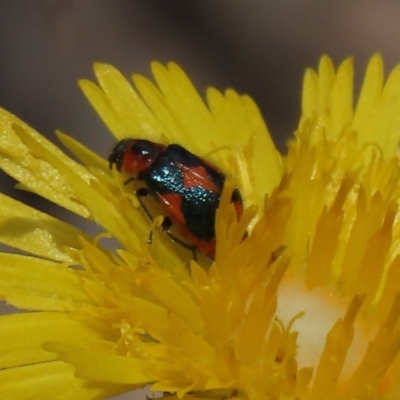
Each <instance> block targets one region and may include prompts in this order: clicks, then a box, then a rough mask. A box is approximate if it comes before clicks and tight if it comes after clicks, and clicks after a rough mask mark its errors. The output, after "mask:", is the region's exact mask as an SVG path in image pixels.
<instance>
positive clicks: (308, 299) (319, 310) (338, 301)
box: [277, 278, 376, 380]
mask: <svg viewBox="0 0 400 400" xmlns="http://www.w3.org/2000/svg"><path fill="white" fill-rule="evenodd" d="M349 304H350V303H349V300H348V299H345V298H343V297H341V296H340V294H339V293H337V292H335V291H334V290H331V289H330V288H314V289H311V290H309V289H308V288H307V286H306V284H305V282H304V281H303V280H300V279H299V278H287V279H285V280H284V281H283V282H282V284H281V285H280V287H279V289H278V307H277V316H278V317H279V318H280V319H281V321H282V322H283V323H284V325H285V326H287V324H289V322H290V321H291V320H292V318H293V317H294V316H295V315H296V314H298V313H299V312H301V311H303V312H304V313H305V315H303V316H302V317H300V318H298V319H297V320H296V321H295V322H294V324H293V330H295V331H298V339H297V346H298V347H297V361H298V366H299V368H303V367H309V366H312V367H314V372H315V368H316V367H317V366H318V364H319V360H320V358H321V355H322V352H323V350H324V348H325V345H326V338H327V335H328V333H329V331H330V330H331V329H332V327H333V326H334V324H335V323H336V322H337V320H338V319H343V318H344V317H345V315H346V312H347V309H348V307H349ZM375 333H376V327H375V326H371V324H369V325H367V323H366V321H364V320H362V319H361V318H360V316H358V317H357V318H356V320H355V322H354V337H353V341H352V343H351V345H350V347H349V349H348V352H347V355H346V359H345V363H344V365H343V368H342V372H341V375H340V378H341V380H342V379H343V380H347V378H348V377H350V376H351V374H352V373H353V372H354V370H355V369H356V368H357V366H358V365H359V364H360V362H361V360H362V358H363V357H364V354H365V352H366V350H367V346H368V343H369V341H370V340H372V338H373V337H374V335H375Z"/></svg>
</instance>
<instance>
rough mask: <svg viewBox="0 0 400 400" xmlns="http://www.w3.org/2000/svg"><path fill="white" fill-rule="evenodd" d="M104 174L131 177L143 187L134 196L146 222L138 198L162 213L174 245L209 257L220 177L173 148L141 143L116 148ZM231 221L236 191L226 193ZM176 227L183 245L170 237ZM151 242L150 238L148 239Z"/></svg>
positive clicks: (131, 140)
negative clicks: (151, 202)
mask: <svg viewBox="0 0 400 400" xmlns="http://www.w3.org/2000/svg"><path fill="white" fill-rule="evenodd" d="M108 161H109V166H110V169H111V168H112V167H113V165H115V166H116V168H117V170H118V171H119V172H121V171H123V172H125V173H127V174H131V175H132V178H130V179H128V180H127V181H126V182H125V183H128V182H130V181H132V180H138V181H141V182H143V184H144V186H143V187H141V188H139V189H138V190H137V191H136V195H137V198H138V200H139V203H140V204H141V206H142V208H143V210H144V211H145V213H146V214H147V216H148V217H149V219H150V220H151V221H152V220H153V216H152V215H151V213H150V211H149V209H148V207H147V206H146V204H145V202H144V201H143V198H144V197H147V196H153V197H154V198H155V199H156V201H157V202H158V203H159V204H160V205H161V207H162V209H163V210H164V212H165V214H166V215H165V217H164V220H163V223H162V228H163V230H164V231H165V232H166V233H167V234H168V235H169V236H170V237H171V238H172V239H173V240H174V241H176V242H177V243H179V244H180V245H182V246H183V247H185V248H187V249H189V250H191V251H193V254H194V258H196V253H195V251H196V250H199V251H201V252H202V253H204V254H205V255H207V256H209V257H210V258H214V256H215V215H216V211H217V208H218V206H219V202H220V198H221V193H222V190H223V187H224V182H225V178H226V177H225V175H224V174H223V173H222V172H221V171H220V170H219V169H218V168H217V167H215V166H214V165H212V164H211V163H209V162H208V161H206V160H204V159H202V158H200V157H198V156H196V155H194V154H192V153H191V152H190V151H188V150H187V149H185V148H184V147H182V146H180V145H178V144H170V145H167V146H165V145H162V144H159V143H154V142H151V141H149V140H144V139H134V138H126V139H123V140H121V141H120V142H118V143H117V144H116V146H115V147H114V149H113V150H112V152H111V154H110V155H109V157H108ZM231 202H232V203H233V205H234V207H235V211H236V215H237V217H238V218H239V217H240V216H241V215H242V213H243V202H242V198H241V194H240V191H239V190H238V189H237V188H236V189H234V190H233V192H232V196H231ZM172 224H174V225H176V226H177V227H178V229H179V231H180V232H181V234H182V236H183V237H184V238H185V240H186V241H187V242H186V241H185V240H182V239H180V238H179V237H177V236H176V235H174V234H173V233H172V232H171V231H170V228H171V226H172ZM149 242H151V233H150V237H149Z"/></svg>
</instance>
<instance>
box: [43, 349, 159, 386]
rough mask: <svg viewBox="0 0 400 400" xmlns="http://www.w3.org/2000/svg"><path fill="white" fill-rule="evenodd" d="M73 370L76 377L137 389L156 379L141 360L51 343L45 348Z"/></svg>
mask: <svg viewBox="0 0 400 400" xmlns="http://www.w3.org/2000/svg"><path fill="white" fill-rule="evenodd" d="M45 347H46V348H47V349H48V350H50V351H53V352H56V353H57V354H58V357H59V358H60V359H62V360H64V361H66V362H68V363H70V364H72V365H73V366H74V368H75V371H76V375H77V377H80V378H83V379H88V380H91V381H100V382H111V383H118V384H124V385H137V386H138V387H140V386H143V385H146V384H147V383H149V382H151V381H153V380H155V379H156V376H155V375H154V374H152V373H151V371H148V372H146V369H145V364H144V363H143V361H141V360H137V359H135V358H131V357H125V356H119V355H114V354H109V353H105V352H101V351H93V350H88V349H85V348H81V347H76V346H71V345H67V344H61V343H55V342H51V343H48V344H47V345H46V346H45Z"/></svg>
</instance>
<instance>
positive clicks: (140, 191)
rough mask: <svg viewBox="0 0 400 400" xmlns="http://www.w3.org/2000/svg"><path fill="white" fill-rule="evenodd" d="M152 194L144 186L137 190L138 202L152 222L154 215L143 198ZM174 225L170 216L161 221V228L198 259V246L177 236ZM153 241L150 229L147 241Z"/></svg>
mask: <svg viewBox="0 0 400 400" xmlns="http://www.w3.org/2000/svg"><path fill="white" fill-rule="evenodd" d="M149 196H151V193H150V191H149V189H147V188H145V187H142V188H139V189H138V190H137V191H136V197H137V199H138V202H139V204H140V206H141V207H142V208H143V211H144V212H145V214H146V215H147V217H148V218H149V220H150V221H151V222H153V221H154V217H153V215H152V214H151V212H150V211H149V209H148V208H147V206H146V203H145V202H144V200H143V197H149ZM171 226H172V221H171V219H170V218H168V217H164V219H163V222H162V223H161V228H162V230H163V231H164V232H165V233H166V234H167V235H168V236H169V237H170V238H171V239H172V240H173V241H174V242H176V243H178V244H180V245H181V246H182V247H184V248H185V249H188V250H190V251H191V252H192V253H193V259H194V260H195V261H196V260H197V256H196V247H194V246H191V245H190V244H188V243H186V242H185V241H183V240H182V239H180V238H178V237H177V236H175V235H174V234H173V233H172V232H171V231H170V228H171ZM152 242H153V230H151V231H150V234H149V237H148V239H147V243H152Z"/></svg>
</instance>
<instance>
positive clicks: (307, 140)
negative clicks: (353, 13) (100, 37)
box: [0, 55, 400, 400]
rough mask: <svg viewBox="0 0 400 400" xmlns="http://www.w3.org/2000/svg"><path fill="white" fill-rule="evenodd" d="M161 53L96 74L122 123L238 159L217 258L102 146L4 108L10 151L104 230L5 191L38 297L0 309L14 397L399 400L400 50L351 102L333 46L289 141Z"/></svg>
mask: <svg viewBox="0 0 400 400" xmlns="http://www.w3.org/2000/svg"><path fill="white" fill-rule="evenodd" d="M152 71H153V75H154V78H155V84H154V83H152V82H151V81H149V80H147V79H146V78H144V77H142V76H137V75H134V76H133V81H134V86H133V85H131V84H130V83H129V82H128V81H127V80H126V79H125V78H123V77H122V76H121V74H120V73H119V72H118V71H116V70H115V69H114V68H113V67H111V66H109V65H102V64H96V65H95V73H96V76H97V79H98V82H99V83H98V85H96V84H94V83H92V82H89V81H82V82H81V83H80V85H81V88H82V89H83V91H84V93H85V95H86V96H87V97H88V99H89V101H90V102H91V104H92V105H93V107H94V108H95V110H96V111H97V113H98V114H99V115H100V117H101V118H102V120H103V121H104V122H105V124H106V125H107V127H108V128H109V130H110V131H111V132H112V134H113V135H114V136H115V139H116V140H121V139H123V138H125V137H134V138H145V139H148V140H151V141H153V142H156V143H163V144H167V143H178V144H180V145H181V146H183V147H185V148H187V149H189V150H190V151H191V152H193V153H194V154H196V155H198V156H200V157H202V158H204V159H207V160H209V161H210V162H211V163H212V164H214V165H216V166H217V167H218V168H220V169H221V170H222V171H223V172H224V173H225V174H226V176H227V181H226V185H225V186H226V187H225V189H224V191H223V193H222V196H221V201H220V207H219V209H218V211H217V217H216V237H217V248H216V254H215V259H214V260H212V261H210V260H208V259H207V258H206V257H201V256H200V257H198V259H197V260H193V259H191V258H192V255H191V253H190V252H188V251H187V249H184V248H182V247H181V246H179V244H177V243H174V242H172V241H171V239H170V238H169V237H168V236H166V235H164V234H163V233H162V232H161V230H160V229H159V228H158V227H157V221H158V219H157V218H156V219H155V221H154V223H149V221H148V219H147V218H146V215H145V214H144V212H143V210H142V209H141V208H140V206H139V204H138V201H137V198H136V197H135V195H134V191H133V189H132V187H131V186H129V185H124V180H125V179H126V177H124V176H123V174H120V173H118V172H117V171H115V170H110V169H109V167H108V163H107V161H106V160H105V159H104V158H102V157H100V156H98V155H96V154H94V153H93V152H91V151H90V150H89V149H87V148H85V147H84V146H83V145H82V144H80V143H78V142H76V141H75V140H73V139H72V138H71V137H69V136H67V135H65V134H63V133H61V132H58V137H59V139H60V140H61V142H62V144H63V145H64V146H65V147H66V148H67V149H68V150H69V151H70V152H72V153H73V154H74V155H75V158H74V159H72V158H70V157H68V156H67V155H66V154H65V153H63V152H62V151H61V150H60V149H59V148H57V147H56V146H54V145H53V144H51V143H50V142H49V141H47V140H46V139H45V138H43V137H42V136H41V135H40V134H38V133H37V132H36V131H35V130H34V129H32V128H31V127H29V126H28V125H26V124H25V123H24V122H22V121H21V120H19V119H18V118H17V117H15V116H14V115H12V114H10V113H8V112H7V111H4V110H2V111H0V126H1V129H0V135H1V136H0V167H1V168H2V169H3V170H4V171H5V172H6V173H8V174H9V175H11V176H12V177H14V178H15V179H16V180H17V181H18V182H19V184H18V186H19V187H20V188H21V189H24V190H29V191H32V192H35V193H37V194H39V195H41V196H43V197H44V198H46V199H48V200H50V201H52V202H54V203H55V204H58V205H59V206H61V207H63V208H65V209H67V210H69V211H71V212H73V213H75V214H77V215H78V216H80V217H82V218H84V219H87V220H91V221H94V222H95V223H97V224H98V225H99V226H101V227H102V228H103V231H104V232H103V233H102V234H100V235H99V236H97V237H90V236H88V235H87V234H85V233H83V232H82V231H80V230H79V229H77V228H75V227H73V226H71V225H69V224H68V223H65V222H63V221H60V220H58V219H56V218H53V217H51V216H50V215H47V214H45V213H43V212H39V211H37V210H35V209H33V208H31V207H29V206H27V205H24V204H22V203H20V202H17V201H15V200H13V199H12V198H10V197H7V196H5V195H1V199H0V224H1V229H0V242H1V243H3V244H5V245H7V246H9V247H11V248H15V249H18V250H19V251H20V253H19V254H17V253H6V252H3V253H0V276H1V279H0V296H1V298H3V299H5V300H6V301H7V302H8V303H10V304H12V305H14V306H15V307H18V308H20V309H22V310H24V311H25V312H20V313H17V314H10V315H4V316H2V317H0V318H1V323H0V339H1V340H0V346H1V352H0V354H1V355H2V356H1V357H0V394H1V395H2V397H4V398H7V399H11V400H12V399H18V400H21V399H43V398H51V399H78V400H79V399H95V398H96V399H101V398H107V397H110V396H113V395H115V394H118V393H123V392H128V391H131V390H134V389H136V388H140V387H144V386H146V385H150V390H152V391H157V392H164V393H165V396H168V398H170V399H178V398H183V399H187V400H194V399H203V398H207V399H230V398H232V399H249V400H253V399H254V400H255V399H257V400H259V399H285V400H289V399H292V400H295V399H296V400H300V399H304V400H312V399H315V400H317V399H321V398H323V399H328V400H331V399H332V400H336V399H338V400H339V399H343V400H345V399H360V400H361V399H362V400H364V399H395V398H399V397H400V389H399V384H400V378H399V376H400V363H399V352H400V322H399V317H400V295H399V289H400V257H399V250H398V249H399V241H400V224H399V221H400V219H399V212H398V198H399V194H400V193H399V192H400V169H399V159H398V156H397V148H398V142H399V132H400V67H398V68H396V69H395V70H394V71H393V72H392V73H391V74H390V76H389V78H388V79H387V81H386V83H384V72H383V63H382V60H381V58H380V57H379V56H378V55H376V56H374V57H372V59H371V61H370V63H369V65H368V68H367V72H366V76H365V80H364V84H363V86H362V89H361V93H360V96H359V98H358V100H357V101H355V102H354V101H353V86H352V85H353V64H352V61H351V60H346V61H344V62H343V63H342V64H341V65H340V66H339V68H338V69H337V71H336V70H335V69H334V67H333V65H332V62H331V61H330V59H329V58H328V57H323V58H322V59H321V62H320V65H319V69H318V71H317V72H316V71H313V70H308V71H307V72H306V74H305V78H304V86H303V99H302V117H301V120H300V123H299V127H298V130H297V131H296V132H295V135H294V137H293V139H292V140H291V141H290V143H289V151H288V154H287V155H286V156H282V155H280V154H279V153H278V151H277V150H276V149H275V147H274V144H273V142H272V140H271V138H270V135H269V132H268V129H267V127H266V125H265V123H264V122H263V119H262V117H261V116H260V113H259V111H258V109H257V107H256V105H255V104H254V102H253V101H252V100H251V99H250V98H249V97H248V96H241V95H238V94H237V93H236V92H235V91H233V90H227V91H226V92H225V93H220V92H219V91H217V90H216V89H209V90H208V91H207V99H206V100H207V101H206V102H204V101H203V100H202V99H201V97H200V96H199V95H198V93H197V91H196V90H195V88H194V87H193V85H192V83H191V82H190V80H189V79H188V77H187V76H186V75H185V73H184V72H183V71H182V70H181V69H180V68H179V67H178V66H177V65H175V64H172V63H171V64H168V66H167V67H164V66H162V65H160V64H158V63H155V64H153V65H152ZM134 87H135V88H134ZM353 103H355V106H354V104H353ZM76 160H79V161H76ZM236 186H237V187H239V188H240V191H241V193H242V197H243V199H244V206H245V211H244V213H243V215H242V217H241V218H240V219H239V220H237V218H236V213H235V210H234V207H233V205H232V204H230V201H229V199H230V193H231V191H232V189H233V188H234V187H236ZM150 231H152V232H153V243H152V244H148V243H147V238H148V235H149V233H150ZM246 232H247V235H245V233H246ZM244 235H245V236H244ZM243 237H245V239H243ZM110 238H112V239H113V241H110V240H109V239H110ZM111 243H113V245H111ZM115 243H116V244H115Z"/></svg>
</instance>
